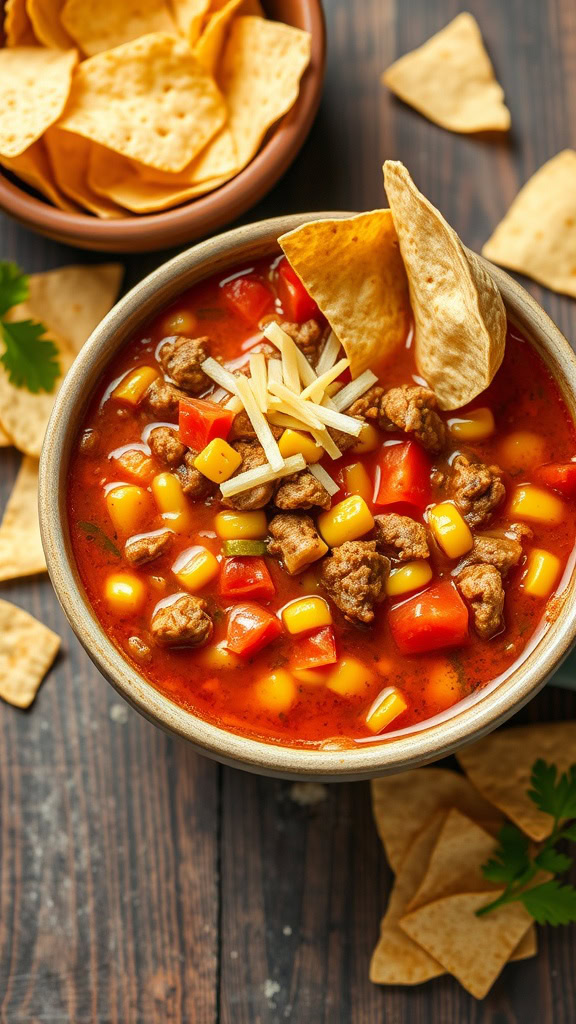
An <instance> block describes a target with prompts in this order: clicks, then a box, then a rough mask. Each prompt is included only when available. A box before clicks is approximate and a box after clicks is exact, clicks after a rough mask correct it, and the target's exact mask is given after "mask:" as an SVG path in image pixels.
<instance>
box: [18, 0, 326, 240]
mask: <svg viewBox="0 0 576 1024" xmlns="http://www.w3.org/2000/svg"><path fill="white" fill-rule="evenodd" d="M4 40H5V44H4V46H3V48H1V49H0V97H1V99H2V102H1V103H0V110H1V111H2V114H0V207H1V208H2V209H4V210H5V211H6V212H7V213H9V214H11V215H12V216H13V217H15V218H16V219H17V220H19V221H20V222H21V223H23V224H25V225H26V226H27V227H30V228H33V229H34V230H37V231H40V232H41V233H42V234H46V235H48V236H50V237H52V238H55V239H56V240H58V241H61V242H65V243H67V244H70V245H76V246H79V247H80V248H84V249H92V250H100V251H109V252H133V251H145V250H153V249H160V248H165V247H168V246H171V245H178V244H182V243H184V242H188V241H190V240H192V239H194V238H197V237H199V236H202V235H205V234H207V233H208V232H209V231H211V230H213V229H215V228H216V227H219V226H220V225H222V224H224V223H226V222H229V221H230V220H232V219H234V218H235V217H237V216H239V214H241V213H242V212H243V211H244V210H246V209H248V208H249V207H250V206H252V205H253V204H254V203H256V202H257V201H258V200H259V199H260V198H261V197H262V196H263V195H264V194H265V193H266V192H268V191H269V189H270V188H272V186H273V185H274V184H275V183H276V182H277V180H278V179H279V178H280V177H281V175H282V174H283V173H284V172H285V171H286V170H287V168H288V167H289V165H290V163H291V162H292V161H293V159H294V158H295V156H296V154H297V153H298V151H299V149H300V147H301V146H302V144H303V142H304V140H305V138H306V136H307V134H308V132H309V130H310V127H311V125H312V121H313V119H314V116H315V113H316V110H317V107H318V103H319V101H320V95H321V90H322V81H323V73H324V56H325V28H324V19H323V14H322V6H321V3H320V0H268V2H267V3H266V5H265V9H264V8H263V7H262V6H261V5H260V2H259V0H147V2H146V3H144V4H142V5H140V6H139V7H138V10H137V11H136V10H135V9H134V5H130V4H127V2H126V0H118V3H117V4H114V5H112V7H110V5H109V4H107V3H105V2H104V0H97V2H96V3H95V4H90V5H88V6H87V5H86V4H84V3H83V2H82V0H66V2H65V3H64V4H62V5H61V8H60V11H59V14H57V13H56V8H55V7H54V5H52V4H47V3H46V0H26V2H25V0H7V2H6V3H5V7H4ZM39 82H42V83H43V86H42V88H40V87H39V84H38V83H39Z"/></svg>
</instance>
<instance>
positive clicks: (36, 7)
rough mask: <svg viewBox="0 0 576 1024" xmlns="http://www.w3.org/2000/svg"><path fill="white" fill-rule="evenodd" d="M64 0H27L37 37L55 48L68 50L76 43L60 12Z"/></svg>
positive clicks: (45, 44)
mask: <svg viewBox="0 0 576 1024" xmlns="http://www.w3.org/2000/svg"><path fill="white" fill-rule="evenodd" d="M63 5H64V0H26V8H27V10H28V14H29V15H30V20H31V22H32V27H33V29H34V33H35V35H36V38H37V39H38V40H39V41H40V42H41V43H43V44H44V46H48V47H51V48H53V49H55V50H66V49H68V48H69V47H70V46H74V43H73V42H72V40H71V39H70V36H69V35H68V33H67V32H66V29H65V28H64V26H63V24H62V22H61V20H60V13H61V11H62V7H63Z"/></svg>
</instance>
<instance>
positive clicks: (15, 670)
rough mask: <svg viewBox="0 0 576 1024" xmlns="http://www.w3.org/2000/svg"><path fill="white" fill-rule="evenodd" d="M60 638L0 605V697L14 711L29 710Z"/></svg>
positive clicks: (28, 617) (22, 613)
mask: <svg viewBox="0 0 576 1024" xmlns="http://www.w3.org/2000/svg"><path fill="white" fill-rule="evenodd" d="M59 647H60V637H59V636H57V635H56V633H53V632H52V630H51V629H48V628H47V627H46V626H43V625H42V623H41V622H38V621H37V619H34V618H33V617H32V616H31V615H29V614H28V612H25V611H24V610H23V609H22V608H17V607H16V605H14V604H10V602H9V601H0V697H1V698H2V700H5V701H8V703H9V704H14V706H15V707H17V708H27V707H29V706H30V704H31V703H32V701H33V700H34V697H35V696H36V694H37V692H38V688H39V686H40V683H41V682H42V680H43V678H44V676H45V675H46V673H47V671H48V669H49V668H50V666H51V664H52V662H53V661H54V658H55V657H56V654H57V653H58V648H59Z"/></svg>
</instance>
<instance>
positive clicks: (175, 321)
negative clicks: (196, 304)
mask: <svg viewBox="0 0 576 1024" xmlns="http://www.w3.org/2000/svg"><path fill="white" fill-rule="evenodd" d="M197 327H198V319H197V317H195V316H194V313H192V312H191V311H190V310H189V309H178V310H176V311H175V312H173V313H167V315H166V316H165V317H164V319H163V321H162V324H161V325H160V329H161V331H162V333H163V334H166V335H168V336H172V335H174V334H183V335H185V336H186V337H188V338H190V337H194V332H195V331H196V330H197ZM200 333H202V332H200Z"/></svg>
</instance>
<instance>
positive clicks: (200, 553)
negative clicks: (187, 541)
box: [172, 545, 220, 593]
mask: <svg viewBox="0 0 576 1024" xmlns="http://www.w3.org/2000/svg"><path fill="white" fill-rule="evenodd" d="M219 570H220V565H219V562H218V559H217V558H216V557H215V556H214V555H213V554H212V552H211V551H208V548H203V547H201V546H200V545H197V546H195V547H193V548H188V549H187V550H186V551H183V552H182V554H180V555H179V556H178V558H177V559H176V561H175V562H174V565H173V566H172V572H173V573H174V575H175V577H176V579H177V580H178V582H179V583H180V584H181V585H182V586H183V587H186V590H191V591H192V593H196V591H198V590H202V587H205V586H207V584H208V583H210V581H211V580H213V579H214V577H215V576H217V575H218V572H219Z"/></svg>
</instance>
